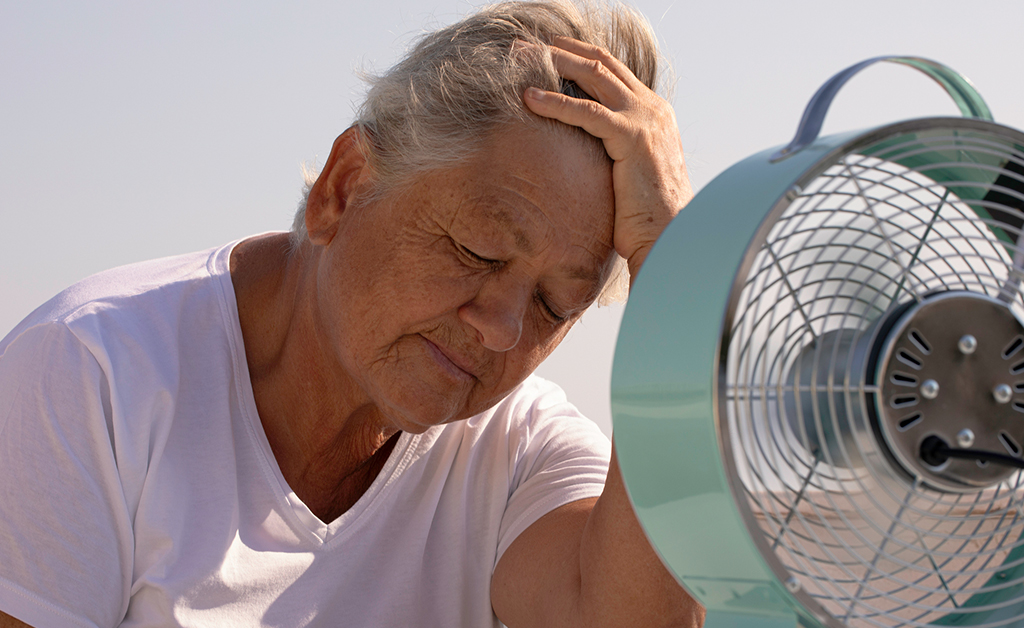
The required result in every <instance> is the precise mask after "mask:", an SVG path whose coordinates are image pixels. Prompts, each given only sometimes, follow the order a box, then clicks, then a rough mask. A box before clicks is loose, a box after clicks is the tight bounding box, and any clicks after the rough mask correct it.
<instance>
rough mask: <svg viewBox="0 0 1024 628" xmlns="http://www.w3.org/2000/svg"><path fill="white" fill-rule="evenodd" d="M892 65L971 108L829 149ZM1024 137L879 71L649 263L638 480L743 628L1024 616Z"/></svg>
mask: <svg viewBox="0 0 1024 628" xmlns="http://www.w3.org/2000/svg"><path fill="white" fill-rule="evenodd" d="M878 61H888V62H894V63H899V64H904V65H908V66H910V67H912V68H915V69H917V70H920V71H922V72H924V73H926V74H927V75H928V76H930V77H931V78H933V79H935V80H936V81H937V82H938V83H939V84H940V85H941V86H942V87H943V88H944V89H945V90H946V91H947V92H948V93H949V94H950V95H951V96H952V97H953V99H954V100H955V101H956V103H957V104H958V106H959V107H960V109H961V110H962V112H963V113H964V116H965V117H964V118H928V119H918V120H911V121H906V122H900V123H896V124H891V125H887V126H883V127H879V128H875V129H872V130H869V131H866V132H855V133H847V134H842V135H834V136H829V137H825V138H817V135H818V132H819V130H820V128H821V123H822V120H823V118H824V115H825V112H826V111H827V109H828V106H829V104H830V102H831V100H832V98H833V97H834V96H835V94H836V92H837V91H838V89H839V88H840V87H841V86H842V85H843V83H845V82H846V81H847V80H848V79H849V78H850V77H851V76H852V75H854V74H855V73H856V72H858V71H860V70H861V69H863V68H864V67H866V66H868V65H870V64H872V63H875V62H878ZM1022 224H1024V134H1022V133H1020V132H1019V131H1016V130H1014V129H1011V128H1007V127H1004V126H1000V125H997V124H995V123H994V122H993V121H992V118H991V115H990V114H989V111H988V108H987V107H986V106H985V104H984V101H983V100H982V99H981V97H980V96H979V95H978V94H977V93H976V92H975V90H974V88H973V87H972V86H971V85H970V83H969V82H968V81H967V80H966V79H964V78H963V77H961V76H960V75H959V74H957V73H956V72H954V71H952V70H950V69H949V68H947V67H945V66H943V65H941V64H938V63H935V62H933V61H928V60H925V59H919V58H911V57H880V58H876V59H870V60H868V61H865V62H863V63H860V64H857V65H855V66H852V67H851V68H848V69H847V70H845V71H843V72H841V73H840V74H838V75H836V76H835V77H833V78H832V79H831V80H830V81H829V82H827V83H826V84H825V85H824V86H823V87H822V88H821V89H820V90H819V91H818V93H817V94H815V96H814V98H813V99H812V100H811V102H810V104H809V105H808V107H807V110H806V111H805V112H804V116H803V119H802V121H801V124H800V128H799V130H798V131H797V135H796V138H795V139H794V140H793V142H792V143H791V144H789V145H788V146H786V147H785V148H782V149H781V150H778V149H771V150H768V151H765V152H762V153H760V154H757V155H754V156H752V157H749V158H747V159H746V160H744V161H742V162H740V163H738V164H736V165H734V166H732V167H731V168H730V169H729V170H727V171H726V172H724V173H723V174H722V175H720V176H719V177H718V178H717V179H715V180H714V181H712V182H711V183H710V184H708V185H707V186H706V188H705V189H704V190H702V191H701V192H700V194H698V195H697V197H696V198H695V199H694V200H693V201H692V202H691V203H690V205H689V206H688V207H687V208H686V209H685V210H684V211H683V212H682V213H681V215H680V216H679V217H678V218H677V219H676V220H675V221H674V222H673V223H672V224H671V225H670V226H669V228H668V229H667V230H666V231H665V233H664V234H663V236H662V238H661V239H660V240H659V241H658V243H657V244H656V246H655V248H654V250H653V251H652V253H651V255H650V256H649V257H648V259H647V261H646V263H645V265H644V268H643V271H642V273H641V274H640V276H639V277H638V279H637V281H636V283H635V286H634V289H633V291H632V293H631V295H630V302H629V305H628V307H627V308H626V312H625V315H624V318H623V322H622V330H621V332H620V335H619V340H618V344H617V347H616V354H615V362H614V372H613V378H612V412H613V417H614V419H613V420H614V426H615V440H616V448H617V452H618V456H619V461H620V464H621V467H622V472H623V476H624V478H625V480H626V484H627V487H628V490H629V493H630V497H631V499H632V501H633V505H634V507H635V509H636V512H637V514H638V517H639V518H640V520H641V523H642V524H643V526H644V528H645V530H646V532H647V534H648V536H649V537H650V539H651V541H652V543H653V545H654V546H655V548H656V549H657V550H658V552H659V553H660V555H661V556H662V558H663V560H664V561H665V563H666V564H667V565H668V566H669V568H670V569H671V570H672V571H673V572H674V573H675V574H676V575H677V576H678V578H679V579H680V581H682V582H683V584H684V585H685V586H686V587H687V588H688V589H689V590H690V591H691V592H692V593H693V595H694V596H695V597H696V598H697V599H699V600H700V601H701V602H702V603H703V604H705V606H707V608H708V611H709V613H708V620H707V626H708V628H721V627H724V626H758V627H770V626H795V625H801V626H808V627H810V626H829V627H842V626H849V627H856V628H861V627H869V626H872V627H873V626H885V627H888V626H1017V625H1024V538H1022V532H1024V478H1022V475H1021V468H1022V467H1024V323H1022V321H1024V301H1022V298H1021V291H1020V282H1021V278H1022V274H1024V273H1022V267H1024V250H1022V249H1021V248H1019V247H1018V237H1019V233H1020V230H1021V226H1022Z"/></svg>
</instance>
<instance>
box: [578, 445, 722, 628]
mask: <svg viewBox="0 0 1024 628" xmlns="http://www.w3.org/2000/svg"><path fill="white" fill-rule="evenodd" d="M578 609H579V613H580V616H581V622H580V623H581V625H585V626H600V627H604V626H609V627H611V626H650V627H655V626H686V627H697V626H701V625H702V624H703V621H704V609H703V607H701V606H700V605H699V604H698V603H697V602H696V601H694V600H693V598H691V597H690V596H689V595H688V594H687V593H686V591H685V590H684V589H683V588H682V587H681V586H680V585H679V583H678V582H677V581H676V579H675V577H674V576H673V575H672V574H671V573H670V572H669V571H668V569H667V568H666V567H665V566H664V564H663V563H662V562H661V559H660V558H659V557H658V555H657V554H656V553H655V551H654V549H653V548H652V547H651V545H650V543H649V542H648V540H647V537H646V535H645V534H644V531H643V529H642V528H641V526H640V522H639V521H638V520H637V518H636V515H635V514H634V512H633V508H632V505H631V504H630V502H629V497H628V495H627V494H626V488H625V485H624V484H623V481H622V475H621V473H620V472H619V465H618V460H617V458H616V456H615V453H614V451H613V453H612V461H611V466H610V467H609V469H608V480H607V482H606V484H605V489H604V492H603V493H602V495H601V497H600V499H598V501H597V504H596V505H595V506H594V509H593V510H592V511H591V513H590V517H589V519H588V521H587V525H586V527H585V528H584V531H583V538H582V540H581V545H580V597H579V606H578Z"/></svg>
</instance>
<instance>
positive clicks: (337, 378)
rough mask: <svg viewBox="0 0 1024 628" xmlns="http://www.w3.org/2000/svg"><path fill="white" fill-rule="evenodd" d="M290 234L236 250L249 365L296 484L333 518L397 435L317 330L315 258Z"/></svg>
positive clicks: (366, 482)
mask: <svg viewBox="0 0 1024 628" xmlns="http://www.w3.org/2000/svg"><path fill="white" fill-rule="evenodd" d="M287 238H288V237H287V235H283V234H282V235H273V236H266V237H262V238H257V239H253V240H247V241H245V242H242V243H241V244H239V245H238V246H237V247H236V248H235V251H234V252H233V253H232V256H231V279H232V282H233V283H234V286H235V296H236V300H237V303H238V316H239V321H240V322H241V327H242V338H243V341H244V343H245V353H246V362H247V364H248V367H249V377H250V378H251V380H252V389H253V395H254V397H255V400H256V408H257V410H258V412H259V416H260V421H261V422H262V423H263V429H264V431H265V432H266V434H267V439H268V441H269V442H270V447H271V449H272V450H273V452H274V457H275V458H276V459H277V463H278V466H279V467H280V469H281V473H282V474H283V475H284V478H285V480H286V481H287V482H288V484H289V486H290V487H291V489H292V490H293V491H294V492H295V494H296V495H297V496H298V497H299V499H301V500H302V501H303V502H304V503H305V504H306V505H307V506H308V507H309V508H310V510H312V511H313V513H314V514H316V515H317V516H318V517H320V518H321V520H323V521H331V520H333V519H334V518H336V517H337V516H338V515H340V514H342V513H343V512H345V511H346V510H348V509H349V508H350V507H351V506H352V505H353V504H354V503H355V502H356V501H358V499H359V497H361V496H362V494H363V493H365V492H366V490H367V489H368V488H369V486H370V484H372V482H373V480H374V479H375V478H376V477H377V474H378V473H379V472H380V469H381V468H382V467H383V465H384V463H385V462H386V461H387V458H388V455H390V453H391V450H392V449H393V448H394V444H395V442H396V441H397V431H396V430H395V429H394V428H393V427H390V426H388V425H387V423H386V422H385V421H384V419H383V417H382V416H381V414H380V412H379V411H378V410H377V408H376V407H375V406H373V404H371V403H370V401H369V400H368V399H367V398H365V395H364V394H363V393H362V391H361V390H359V389H358V387H357V386H356V385H355V384H354V383H353V382H352V381H351V379H350V378H349V377H348V376H347V374H346V373H345V371H344V369H343V368H342V367H341V365H340V364H338V363H337V361H336V360H332V359H331V357H330V356H331V353H330V352H329V351H327V348H326V347H324V346H323V344H322V342H323V335H322V334H318V333H317V332H316V325H315V317H314V309H313V301H312V298H311V296H310V295H312V294H314V290H313V283H312V282H314V281H315V264H314V263H313V261H314V260H313V259H312V258H313V255H314V254H315V253H314V252H313V251H311V250H310V247H309V245H308V244H307V245H305V247H306V248H303V249H300V250H298V251H294V252H293V251H290V250H289V248H288V240H287Z"/></svg>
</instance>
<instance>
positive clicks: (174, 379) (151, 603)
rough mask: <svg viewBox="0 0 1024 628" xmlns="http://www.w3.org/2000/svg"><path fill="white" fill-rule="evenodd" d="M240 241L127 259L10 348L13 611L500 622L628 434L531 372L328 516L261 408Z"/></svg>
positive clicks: (0, 390) (3, 433)
mask: <svg viewBox="0 0 1024 628" xmlns="http://www.w3.org/2000/svg"><path fill="white" fill-rule="evenodd" d="M232 246H233V245H227V246H225V247H222V248H219V249H215V250H212V251H206V252H202V253H196V254H191V255H185V256H180V257H174V258H168V259H163V260H156V261H152V262H146V263H142V264H135V265H131V266H126V267H123V268H119V269H114V270H112V271H108V272H105V273H101V274H99V275H96V276H94V277H91V278H89V279H87V280H85V281H83V282H81V283H79V284H77V285H75V286H73V287H72V288H70V289H68V290H66V291H64V292H63V293H61V294H60V295H58V296H57V297H55V298H54V299H53V300H51V301H50V302H49V303H47V304H46V305H44V306H43V307H41V308H40V309H38V310H37V311H36V312H34V313H33V314H32V315H30V316H29V318H28V319H26V320H25V321H23V322H22V323H21V324H20V325H19V326H18V327H16V328H15V329H14V330H13V331H12V332H11V333H10V334H9V335H8V336H7V337H6V338H5V339H4V340H3V341H2V342H0V610H3V611H4V612H6V613H8V614H10V615H13V616H14V617H16V618H19V619H21V620H22V621H25V622H27V623H28V624H30V625H33V626H36V627H37V628H48V627H51V626H53V627H56V626H95V627H100V626H117V625H120V626H133V627H134V626H169V625H181V626H287V627H298V626H331V627H344V626H373V627H377V626H493V625H498V622H497V619H496V618H495V617H494V615H493V612H492V610H491V605H490V595H489V589H490V581H491V573H492V571H493V569H494V566H495V564H496V561H497V559H498V558H499V557H500V556H501V554H502V553H503V552H504V551H505V549H506V548H507V547H508V546H509V544H510V543H511V542H512V541H513V540H514V539H515V538H516V536H517V535H519V533H521V532H522V531H523V530H524V529H525V528H527V527H528V526H529V525H530V524H531V523H533V522H534V521H536V520H537V519H538V518H539V517H540V516H542V515H543V514H544V513H546V512H549V511H550V510H552V509H554V508H557V507H558V506H561V505H563V504H566V503H569V502H572V501H575V500H578V499H583V498H587V497H594V496H597V495H599V494H600V491H601V489H602V487H603V484H604V477H605V474H606V472H607V464H608V457H609V453H610V447H609V444H608V441H607V439H606V438H605V437H604V436H603V435H602V434H601V433H600V431H599V430H598V429H597V427H596V426H595V425H594V424H593V423H592V422H591V421H589V420H587V419H585V418H583V417H581V416H580V415H579V413H578V412H577V411H576V409H575V408H574V407H573V406H571V405H570V404H568V403H567V402H566V401H565V397H564V395H563V393H562V392H561V390H560V389H558V388H557V387H556V386H554V385H553V384H551V383H549V382H547V381H544V380H542V379H540V378H537V377H531V378H529V379H528V380H527V381H526V382H524V383H523V384H522V385H520V386H519V387H518V388H517V389H515V390H514V391H513V392H512V393H511V394H510V395H509V396H508V397H507V398H506V399H505V400H503V401H502V402H501V403H500V404H498V405H497V406H496V407H494V408H492V409H491V410H489V411H487V412H485V413H483V414H480V415H478V416H475V417H473V418H471V419H469V420H466V421H461V422H457V423H452V424H449V425H445V426H439V427H435V428H432V429H429V430H428V431H426V432H425V433H423V434H421V435H410V434H402V435H401V436H400V438H399V440H398V443H397V445H396V446H395V448H394V451H393V453H392V454H391V456H390V458H389V459H388V461H387V463H386V465H385V467H384V468H383V470H382V471H381V472H380V475H379V476H378V477H377V479H376V481H375V482H374V483H373V485H372V486H371V487H370V489H369V490H368V491H367V492H366V494H365V495H363V497H362V498H361V499H360V500H359V501H358V503H356V504H355V506H353V507H352V509H351V510H349V511H348V512H346V513H345V514H344V515H343V516H341V517H340V518H339V519H337V520H336V521H333V522H330V523H324V522H321V521H320V520H319V519H318V518H317V517H316V516H314V515H313V514H312V512H311V511H310V510H309V509H308V508H307V507H306V506H305V504H303V503H302V502H301V501H300V500H299V499H298V498H297V497H296V496H295V494H294V493H293V492H292V491H291V490H290V489H289V487H288V485H287V483H286V482H285V481H284V478H283V476H282V475H281V472H280V469H279V468H278V466H277V464H276V462H275V460H274V457H273V455H272V453H271V450H270V446H269V444H268V442H267V439H266V435H265V434H264V432H263V428H262V425H261V423H260V420H259V417H258V416H257V413H256V407H255V402H254V401H253V395H252V390H251V388H250V382H249V375H248V372H247V370H246V361H245V353H244V347H243V344H242V336H241V331H240V327H239V323H238V316H237V308H236V305H235V300H234V291H233V288H232V285H231V279H230V274H229V272H228V261H229V257H230V253H231V249H232Z"/></svg>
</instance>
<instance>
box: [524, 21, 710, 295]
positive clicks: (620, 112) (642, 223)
mask: <svg viewBox="0 0 1024 628" xmlns="http://www.w3.org/2000/svg"><path fill="white" fill-rule="evenodd" d="M555 44H556V45H554V46H551V47H550V50H551V57H552V61H553V62H554V64H555V68H556V69H557V70H558V72H559V73H560V74H561V75H562V76H563V77H564V78H566V79H569V80H572V81H574V82H575V83H576V84H577V85H579V86H580V87H581V88H582V89H583V90H584V91H586V92H587V93H588V94H590V95H591V96H592V97H593V98H595V99H596V100H582V99H579V98H573V97H571V96H566V95H564V94H558V93H555V92H548V91H543V90H539V89H537V88H530V89H528V90H526V93H525V95H524V101H525V103H526V105H527V107H529V109H530V110H531V111H533V112H534V113H536V114H537V115H540V116H544V117H547V118H553V119H556V120H559V121H561V122H564V123H566V124H570V125H572V126H578V127H580V128H582V129H584V130H585V131H587V132H588V133H590V134H591V135H593V136H595V137H598V138H600V139H601V140H602V141H603V142H604V147H605V150H606V151H607V153H608V156H609V157H611V159H612V161H613V162H614V165H613V166H612V180H613V185H614V190H615V250H616V251H617V252H618V253H619V255H621V256H622V257H624V258H626V260H627V261H628V262H629V267H630V276H631V278H632V277H635V276H636V272H637V271H638V270H639V268H640V265H641V264H642V263H643V260H644V258H645V257H646V256H647V253H648V252H649V251H650V248H651V247H652V246H653V245H654V241H655V240H657V238H658V236H659V235H661V232H662V231H663V230H664V229H665V227H666V226H667V225H668V223H669V222H670V221H671V220H672V218H674V217H675V215H676V214H677V213H679V210H680V209H681V208H682V207H683V206H684V205H686V204H687V203H688V202H689V201H690V199H691V198H692V197H693V191H692V189H691V187H690V181H689V178H688V177H687V174H686V162H685V159H684V157H683V148H682V143H681V141H680V139H679V131H678V128H677V125H676V118H675V113H674V112H673V111H672V106H671V105H669V103H668V102H666V101H665V99H663V98H661V97H660V96H658V95H657V94H656V93H654V92H653V91H652V90H651V89H650V88H648V87H647V86H646V85H644V84H643V83H642V82H641V81H640V80H639V79H637V78H636V76H634V75H633V73H632V72H631V71H630V70H629V68H627V67H626V65H625V64H623V63H622V62H621V61H619V60H618V59H616V58H615V57H614V56H612V55H611V54H610V53H609V52H608V51H606V50H604V49H603V48H600V47H598V46H594V45H591V44H586V43H583V42H580V41H576V40H573V39H568V38H564V37H559V38H556V40H555Z"/></svg>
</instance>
